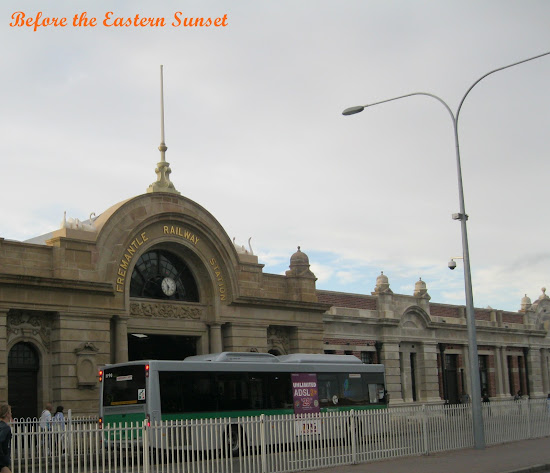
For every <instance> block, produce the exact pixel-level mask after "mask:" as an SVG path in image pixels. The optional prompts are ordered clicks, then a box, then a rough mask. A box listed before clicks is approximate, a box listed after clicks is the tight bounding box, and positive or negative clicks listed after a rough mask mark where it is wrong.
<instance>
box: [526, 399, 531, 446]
mask: <svg viewBox="0 0 550 473" xmlns="http://www.w3.org/2000/svg"><path fill="white" fill-rule="evenodd" d="M524 403H525V409H526V410H527V416H526V417H527V438H528V439H530V438H531V402H530V400H529V399H526V400H525V401H524Z"/></svg>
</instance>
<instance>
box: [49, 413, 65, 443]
mask: <svg viewBox="0 0 550 473" xmlns="http://www.w3.org/2000/svg"><path fill="white" fill-rule="evenodd" d="M52 431H53V432H54V435H55V440H54V453H65V433H64V432H65V416H64V415H63V406H57V408H56V410H55V414H54V415H53V418H52Z"/></svg>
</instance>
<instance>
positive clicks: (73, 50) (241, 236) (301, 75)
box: [0, 0, 550, 311]
mask: <svg viewBox="0 0 550 473" xmlns="http://www.w3.org/2000/svg"><path fill="white" fill-rule="evenodd" d="M17 12H21V13H22V14H24V15H25V19H24V20H25V21H27V20H29V19H31V20H32V19H33V18H36V16H37V14H38V12H42V17H57V18H63V17H65V18H67V26H65V27H63V26H57V27H54V26H47V27H44V26H39V27H37V28H36V31H34V27H33V26H26V25H25V26H18V25H19V24H20V21H19V20H18V17H17ZM83 12H86V16H87V18H88V19H90V18H96V19H97V25H96V26H95V27H91V26H88V27H84V26H73V24H72V20H73V17H74V16H75V15H80V14H82V13H83ZM108 12H113V13H112V14H108ZM177 12H181V14H179V13H177ZM19 15H20V17H21V14H19ZM106 15H108V16H110V17H111V18H116V17H120V18H123V19H124V21H125V20H126V19H127V18H131V19H132V21H133V19H134V18H135V16H136V15H139V16H140V18H141V17H145V18H148V17H151V18H164V19H165V24H166V26H164V27H160V26H159V27H150V26H146V27H141V26H133V25H132V26H128V27H116V26H106V25H104V24H103V21H104V20H105V16H106ZM176 16H178V17H179V18H182V19H183V18H184V17H189V18H197V17H202V18H212V20H213V22H214V20H215V19H216V18H222V19H223V18H224V17H225V20H224V21H223V23H225V24H226V26H219V27H215V26H210V27H184V26H173V25H172V24H173V23H176ZM40 21H43V20H42V19H41V20H40ZM113 22H114V20H113V19H110V20H108V21H106V23H107V25H109V24H112V23H113ZM10 24H13V25H15V26H11V25H10ZM29 24H31V25H32V23H29ZM42 24H43V23H42ZM549 24H550V2H548V1H545V0H541V1H534V0H525V1H522V2H518V1H515V0H514V1H509V0H495V1H493V0H484V1H483V2H480V1H479V0H475V1H470V0H460V1H458V0H456V1H455V0H440V1H438V2H433V1H416V0H406V1H405V0H401V1H397V0H395V1H392V0H389V1H378V0H346V1H337V0H278V1H268V0H239V1H236V0H224V1H221V0H207V1H204V0H202V1H198V0H197V1H193V0H177V1H176V0H157V1H155V2H151V1H149V0H18V1H15V0H4V1H2V2H1V4H0V25H1V26H0V42H1V44H2V45H3V46H2V48H1V49H0V58H1V65H2V75H1V77H0V84H1V87H0V103H1V106H0V138H1V139H0V176H1V184H2V185H1V186H0V206H1V213H0V215H1V219H0V237H1V238H5V239H13V240H21V241H23V240H26V239H29V238H32V237H34V236H37V235H41V234H44V233H47V232H50V231H53V230H55V229H57V228H58V227H59V225H60V222H61V220H62V218H63V213H64V212H65V211H66V212H67V216H70V217H73V218H79V219H80V220H85V219H87V218H88V216H89V215H90V214H91V213H92V212H94V213H96V215H99V214H100V213H101V212H103V211H104V210H106V209H107V208H109V207H111V206H112V205H113V204H115V203H117V202H120V201H122V200H125V199H127V198H130V197H133V196H136V195H140V194H142V193H145V191H146V189H147V187H148V186H149V185H150V184H151V183H152V182H154V181H155V180H156V175H155V172H154V169H155V166H156V163H157V161H159V159H160V153H159V151H158V149H157V147H158V146H159V143H160V100H159V96H160V87H159V84H160V79H159V76H160V74H159V66H160V65H161V64H162V65H164V96H165V138H166V145H167V146H168V151H167V152H166V160H167V161H168V162H169V163H170V167H171V169H172V174H171V180H172V182H173V183H174V185H175V187H176V189H177V190H178V191H180V192H181V194H182V195H184V196H186V197H188V198H190V199H192V200H194V201H195V202H197V203H198V204H200V205H202V206H203V207H204V208H206V209H207V210H208V211H209V212H210V213H212V215H213V216H214V217H215V218H216V219H217V220H218V221H219V222H220V224H221V225H222V226H223V227H224V228H225V230H226V231H227V233H228V235H229V237H230V238H231V239H233V238H236V241H237V243H240V244H244V245H247V241H248V239H249V238H250V237H251V238H252V240H251V244H252V248H253V250H254V253H255V254H257V255H258V257H259V262H260V263H262V264H265V267H264V272H267V273H275V274H283V273H284V271H285V270H286V269H288V265H289V259H290V256H291V255H292V254H293V253H294V252H295V251H296V248H297V246H300V247H301V250H302V251H303V252H305V253H306V254H307V255H308V256H309V259H310V263H311V269H312V271H313V272H314V273H315V275H316V276H317V278H318V280H317V287H318V288H319V289H327V290H334V291H343V292H350V293H360V294H370V293H371V292H372V291H373V290H374V286H375V283H376V277H377V276H378V275H379V274H380V272H381V271H383V272H384V274H386V275H387V276H388V278H389V282H390V288H391V289H392V290H393V291H394V292H395V293H400V294H411V295H412V293H413V291H414V284H415V282H416V281H417V280H418V279H419V278H420V277H421V278H422V280H424V281H425V282H426V284H427V287H428V292H429V294H430V295H431V297H432V299H431V302H437V303H448V304H458V305H463V304H464V303H465V302H464V300H465V299H464V279H463V265H462V262H461V261H460V260H457V269H456V270H454V271H449V269H448V267H447V262H448V261H449V259H450V258H451V257H453V256H461V255H462V243H461V230H460V223H459V222H458V221H454V220H452V218H451V215H452V214H453V213H456V212H459V194H458V181H457V167H456V158H455V142H454V134H453V121H452V117H451V115H450V114H449V113H448V111H447V110H445V107H444V106H443V105H442V104H441V103H438V101H437V100H434V99H433V98H431V97H427V96H413V97H408V98H404V99H399V100H396V101H392V102H390V103H385V104H380V105H377V106H374V107H372V108H368V109H366V110H365V111H363V112H362V113H360V114H357V115H354V116H349V117H344V116H343V115H342V114H341V112H342V111H343V110H344V109H345V108H347V107H350V106H354V105H364V104H368V103H374V102H378V101H382V100H385V99H389V98H393V97H397V96H401V95H406V94H409V93H413V92H425V93H430V94H434V95H437V96H438V97H440V98H441V99H442V100H444V101H445V102H446V103H447V104H448V106H449V107H450V109H451V110H452V112H453V114H456V111H457V108H458V106H459V103H460V101H461V99H462V98H463V96H464V95H465V94H466V92H467V91H468V89H469V88H470V86H471V85H472V84H473V83H474V82H475V81H476V80H477V79H479V78H480V77H482V76H483V75H484V74H486V73H488V72H490V71H492V70H494V69H497V68H500V67H503V66H506V65H509V64H513V63H516V62H518V61H521V60H523V59H527V58H531V57H534V56H537V55H539V54H543V53H545V52H549V51H550V28H549V27H548V25H549ZM549 77H550V56H544V57H542V58H539V59H535V60H532V61H529V62H526V63H523V64H521V65H518V66H514V67H512V68H509V69H506V70H503V71H499V72H496V73H494V74H491V75H490V76H488V77H486V78H485V79H483V80H482V81H481V82H480V83H479V84H478V85H476V86H475V88H474V89H473V90H472V91H471V92H470V93H469V94H468V96H467V98H466V99H465V101H464V104H463V107H462V109H461V111H460V115H459V120H458V135H459V141H460V154H461V161H462V174H463V185H464V196H465V205H466V213H467V214H468V215H469V220H468V238H469V247H470V258H471V268H472V282H473V293H474V305H475V306H476V307H487V306H491V307H493V308H496V309H502V310H512V311H516V310H518V309H519V308H520V303H521V298H522V297H523V296H524V294H527V295H528V296H529V297H530V298H531V299H532V301H533V302H534V301H535V300H536V299H537V298H538V297H539V295H540V294H541V288H542V287H546V286H548V287H549V289H550V273H549V272H548V264H549V262H550V251H549V248H548V238H547V236H548V234H549V233H550V220H549V219H547V218H546V215H547V212H548V202H549V199H548V196H549V187H548V182H549V179H548V178H549V175H550V160H549V159H548V153H549V151H548V146H547V137H548V129H549V127H550V93H549V92H548V83H549Z"/></svg>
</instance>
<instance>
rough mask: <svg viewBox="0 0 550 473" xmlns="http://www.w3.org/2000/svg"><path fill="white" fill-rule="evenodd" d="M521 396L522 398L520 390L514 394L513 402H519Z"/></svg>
mask: <svg viewBox="0 0 550 473" xmlns="http://www.w3.org/2000/svg"><path fill="white" fill-rule="evenodd" d="M521 396H522V393H521V389H520V390H519V391H518V392H517V393H516V395H515V396H514V401H519V400H521Z"/></svg>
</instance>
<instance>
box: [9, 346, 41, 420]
mask: <svg viewBox="0 0 550 473" xmlns="http://www.w3.org/2000/svg"><path fill="white" fill-rule="evenodd" d="M39 366H40V365H39V358H38V354H37V353H36V350H35V348H34V347H33V346H32V345H31V344H30V343H24V342H20V343H17V344H16V345H14V346H13V347H12V349H11V350H10V353H9V355H8V404H10V405H11V410H12V414H13V417H15V418H27V417H31V418H33V417H38V370H39Z"/></svg>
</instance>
